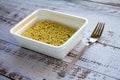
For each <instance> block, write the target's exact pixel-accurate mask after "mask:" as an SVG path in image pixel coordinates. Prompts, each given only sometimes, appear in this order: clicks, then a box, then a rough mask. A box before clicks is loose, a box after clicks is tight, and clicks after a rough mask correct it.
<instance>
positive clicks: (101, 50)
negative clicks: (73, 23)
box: [0, 0, 120, 80]
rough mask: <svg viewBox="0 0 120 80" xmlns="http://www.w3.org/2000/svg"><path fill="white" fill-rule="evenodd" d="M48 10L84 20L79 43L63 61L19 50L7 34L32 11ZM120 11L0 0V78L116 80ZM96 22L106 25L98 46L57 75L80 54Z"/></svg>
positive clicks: (97, 6) (91, 5)
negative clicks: (81, 37) (64, 74)
mask: <svg viewBox="0 0 120 80" xmlns="http://www.w3.org/2000/svg"><path fill="white" fill-rule="evenodd" d="M38 8H42V9H51V10H56V11H61V12H64V13H69V14H73V15H77V16H83V17H86V18H88V21H89V23H88V25H87V28H86V31H85V35H84V37H83V39H82V41H81V42H80V43H79V44H78V45H77V46H76V47H75V48H74V49H73V50H72V51H71V52H70V53H69V54H68V55H67V56H66V57H65V58H64V59H63V60H58V59H54V58H52V57H49V56H46V55H43V54H40V53H37V52H35V51H31V50H29V49H26V48H22V47H20V46H19V45H18V43H17V42H16V41H15V40H14V39H13V38H12V37H11V35H10V34H9V30H10V29H11V28H12V27H13V26H14V25H15V24H17V23H18V22H19V21H21V20H22V19H23V18H25V17H26V16H27V15H29V14H30V13H31V12H33V11H34V10H36V9H38ZM119 18H120V7H114V6H109V5H104V4H99V3H93V2H88V1H79V2H78V3H76V2H74V1H73V2H68V1H64V0H61V1H54V0H47V1H44V0H34V1H33V0H29V1H28V0H26V1H23V0H21V1H16V0H12V1H6V0H0V74H1V75H4V76H6V77H8V78H10V79H15V80H119V79H120V76H119V75H120V74H119V73H120V68H119V66H120V65H119V62H120V59H119V57H120V55H119V54H120V42H119V39H120V34H119V33H120V31H119V25H120V20H119ZM98 21H102V22H105V23H106V26H105V30H104V32H103V34H102V37H101V39H100V40H99V42H97V43H95V44H94V45H92V46H91V47H90V48H89V49H88V50H86V52H85V53H84V54H83V55H82V56H81V57H80V58H79V60H78V61H77V62H76V64H75V65H74V66H73V67H72V69H71V71H70V73H69V74H68V75H67V76H66V77H65V78H61V77H59V76H58V75H57V73H58V72H59V71H60V70H61V69H63V68H65V67H66V66H67V65H68V63H69V62H70V61H71V60H72V59H73V58H74V57H75V56H76V55H77V54H78V53H79V52H80V50H81V48H82V46H84V42H86V41H87V39H88V37H89V36H90V34H91V32H92V30H93V29H94V27H95V25H96V24H97V22H98Z"/></svg>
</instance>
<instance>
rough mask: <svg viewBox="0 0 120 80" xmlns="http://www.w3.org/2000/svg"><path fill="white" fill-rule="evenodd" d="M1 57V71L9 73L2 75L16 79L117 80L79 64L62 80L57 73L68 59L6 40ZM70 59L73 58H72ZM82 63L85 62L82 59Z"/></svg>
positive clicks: (2, 42)
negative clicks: (44, 53)
mask: <svg viewBox="0 0 120 80" xmlns="http://www.w3.org/2000/svg"><path fill="white" fill-rule="evenodd" d="M0 55H1V56H0V70H3V69H4V70H3V72H7V73H3V72H2V73H3V74H4V75H6V76H9V77H11V78H14V79H19V78H20V77H23V78H26V79H28V80H29V79H30V80H42V79H44V78H45V79H46V80H59V79H61V80H66V79H71V80H72V79H73V80H74V79H89V80H92V79H96V80H109V79H111V80H116V79H114V78H112V77H108V76H106V75H103V74H100V73H98V72H96V71H91V70H90V69H87V68H83V67H80V66H79V64H76V65H75V66H74V67H73V68H72V69H71V72H70V73H69V75H67V76H66V77H65V78H60V77H59V76H58V75H57V72H59V71H60V70H61V69H62V68H63V67H65V66H66V65H67V64H68V60H67V61H66V59H64V62H63V61H60V60H57V59H55V58H51V57H48V56H45V55H42V54H38V53H36V52H33V51H31V50H28V49H25V48H21V47H19V46H16V45H14V44H11V43H9V42H6V41H4V40H0ZM68 57H69V58H71V57H70V56H68ZM80 61H83V60H82V59H80ZM82 63H83V62H82ZM82 66H83V65H82ZM13 73H14V74H15V76H10V74H13ZM92 75H93V76H92ZM53 76H54V77H53ZM23 80H24V79H23Z"/></svg>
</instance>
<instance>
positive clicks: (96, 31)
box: [58, 22, 105, 77]
mask: <svg viewBox="0 0 120 80" xmlns="http://www.w3.org/2000/svg"><path fill="white" fill-rule="evenodd" d="M104 26H105V23H102V22H98V24H97V25H96V27H95V29H94V31H93V33H92V34H91V36H90V39H89V41H88V42H87V44H86V45H85V46H84V47H83V49H82V50H81V51H80V52H79V53H78V55H77V56H76V57H75V58H74V59H73V60H72V61H71V62H70V63H69V64H68V66H67V67H66V68H64V69H63V70H61V71H60V72H59V73H58V75H59V76H61V77H64V76H65V75H66V74H67V73H68V72H69V71H70V69H71V68H72V66H73V65H74V64H75V62H76V61H77V60H78V59H79V57H80V56H81V55H82V54H83V53H84V51H85V50H86V49H87V48H88V47H89V46H90V45H92V44H93V43H95V42H96V41H98V40H99V38H100V36H101V34H102V32H103V29H104Z"/></svg>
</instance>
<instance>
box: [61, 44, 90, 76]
mask: <svg viewBox="0 0 120 80" xmlns="http://www.w3.org/2000/svg"><path fill="white" fill-rule="evenodd" d="M87 48H88V45H87V44H86V45H85V46H84V47H83V48H82V50H81V51H80V52H79V53H78V55H77V56H76V57H75V58H74V59H73V60H72V61H71V62H70V63H69V64H68V66H67V67H66V68H65V69H64V70H61V72H60V73H59V75H60V76H61V77H64V76H65V75H66V74H67V73H68V72H69V71H70V69H71V68H72V66H73V65H74V64H75V62H76V61H77V60H78V59H79V57H80V56H81V55H82V54H83V53H84V52H85V50H86V49H87Z"/></svg>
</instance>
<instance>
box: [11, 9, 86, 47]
mask: <svg viewBox="0 0 120 80" xmlns="http://www.w3.org/2000/svg"><path fill="white" fill-rule="evenodd" d="M38 11H47V12H53V13H57V14H60V15H65V16H70V17H74V18H81V19H84V20H85V22H84V24H83V25H82V26H81V27H80V28H79V29H78V30H77V31H76V32H75V33H74V34H73V35H72V36H71V37H70V38H69V39H68V40H67V41H65V42H64V43H63V44H61V45H60V46H55V45H52V44H47V43H45V42H42V41H37V40H35V39H32V38H28V37H25V36H22V35H20V34H15V33H14V32H13V30H14V29H15V28H17V26H18V25H19V24H22V23H23V22H24V21H26V20H27V19H29V17H30V16H32V15H33V14H35V13H36V12H38ZM87 23H88V19H86V18H84V17H80V16H76V15H72V14H68V13H63V12H59V11H53V10H49V9H37V10H36V11H34V12H33V13H31V14H30V15H28V16H27V17H26V18H24V19H23V20H22V21H20V22H19V23H18V24H17V25H15V26H14V27H13V28H12V29H10V33H11V34H12V35H15V36H18V37H20V38H23V39H27V40H30V41H34V42H36V43H40V44H43V45H45V46H49V47H53V48H60V47H64V46H66V44H67V43H68V42H69V41H70V40H71V39H72V38H73V37H74V36H75V35H77V33H78V32H79V31H80V30H81V29H83V28H84V26H85V25H86V24H87Z"/></svg>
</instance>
